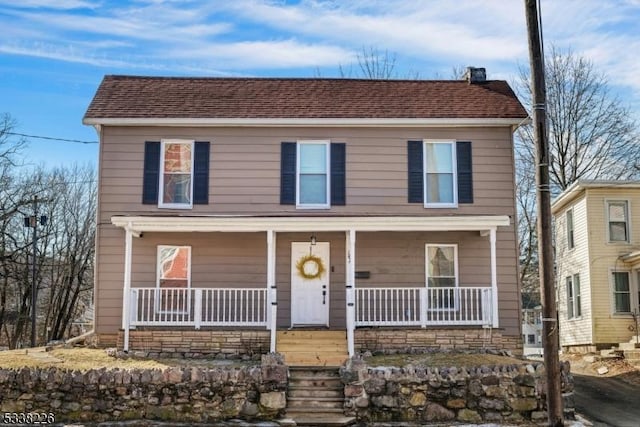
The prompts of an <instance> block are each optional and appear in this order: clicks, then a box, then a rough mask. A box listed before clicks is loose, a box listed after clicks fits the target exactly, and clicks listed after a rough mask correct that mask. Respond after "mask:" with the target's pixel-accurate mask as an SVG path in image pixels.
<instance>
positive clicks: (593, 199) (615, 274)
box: [552, 180, 640, 351]
mask: <svg viewBox="0 0 640 427" xmlns="http://www.w3.org/2000/svg"><path fill="white" fill-rule="evenodd" d="M552 213H553V215H554V218H555V235H556V242H555V244H556V266H557V273H556V278H557V290H558V318H559V323H560V345H561V346H562V347H564V348H565V349H568V350H579V351H594V350H598V349H602V348H608V347H610V346H611V345H612V344H617V343H622V342H628V341H629V340H630V339H631V338H633V337H636V336H637V323H636V318H635V316H637V314H638V311H639V306H638V304H639V303H640V289H639V284H640V227H639V225H640V182H637V181H636V182H629V181H589V180H580V181H577V182H575V183H574V184H573V185H571V186H570V187H569V188H567V189H566V190H565V191H564V192H563V193H562V194H560V195H559V196H558V197H557V198H556V199H555V200H554V201H553V204H552Z"/></svg>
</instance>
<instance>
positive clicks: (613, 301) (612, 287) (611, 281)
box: [609, 268, 633, 316]
mask: <svg viewBox="0 0 640 427" xmlns="http://www.w3.org/2000/svg"><path fill="white" fill-rule="evenodd" d="M614 273H626V274H627V277H628V278H629V311H616V298H615V295H616V283H615V280H614V278H613V274H614ZM609 286H610V293H609V295H611V313H612V314H613V315H615V316H625V315H630V314H631V313H632V309H633V283H632V276H631V271H629V270H624V269H622V270H621V269H616V268H611V269H609Z"/></svg>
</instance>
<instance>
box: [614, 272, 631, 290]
mask: <svg viewBox="0 0 640 427" xmlns="http://www.w3.org/2000/svg"><path fill="white" fill-rule="evenodd" d="M613 279H614V284H615V291H616V292H629V273H627V272H626V271H623V272H614V273H613Z"/></svg>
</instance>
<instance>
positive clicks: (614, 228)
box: [607, 200, 629, 242]
mask: <svg viewBox="0 0 640 427" xmlns="http://www.w3.org/2000/svg"><path fill="white" fill-rule="evenodd" d="M607 222H608V229H607V232H608V234H609V242H628V241H629V204H628V203H627V201H626V200H615V201H614V200H609V201H607Z"/></svg>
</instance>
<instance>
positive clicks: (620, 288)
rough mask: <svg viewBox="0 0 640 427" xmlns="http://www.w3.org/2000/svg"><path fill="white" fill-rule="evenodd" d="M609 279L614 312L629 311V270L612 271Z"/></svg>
mask: <svg viewBox="0 0 640 427" xmlns="http://www.w3.org/2000/svg"><path fill="white" fill-rule="evenodd" d="M611 281H612V287H613V310H614V313H630V312H631V290H630V288H629V272H628V271H612V272H611Z"/></svg>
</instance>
